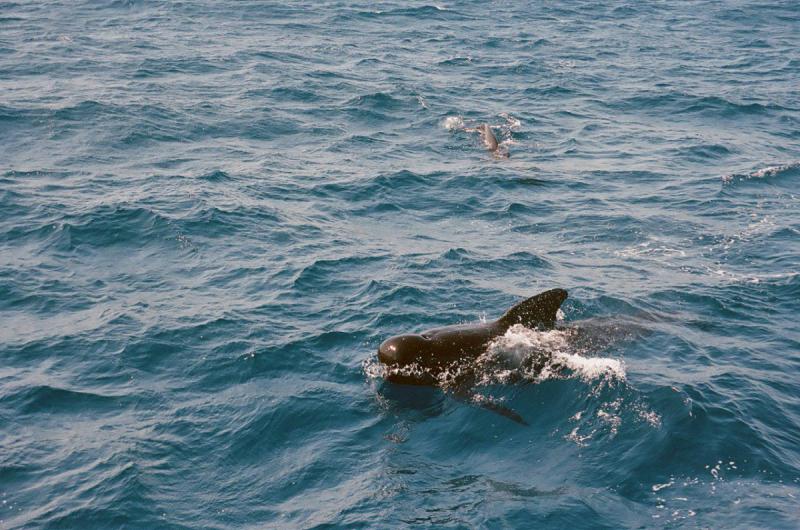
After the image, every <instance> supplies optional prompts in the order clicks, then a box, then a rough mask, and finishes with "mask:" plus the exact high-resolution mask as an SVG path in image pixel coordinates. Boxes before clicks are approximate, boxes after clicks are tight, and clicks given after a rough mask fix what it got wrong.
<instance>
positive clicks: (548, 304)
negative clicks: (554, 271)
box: [498, 289, 568, 328]
mask: <svg viewBox="0 0 800 530" xmlns="http://www.w3.org/2000/svg"><path fill="white" fill-rule="evenodd" d="M567 296H568V294H567V291H565V290H564V289H553V290H551V291H546V292H544V293H542V294H537V295H536V296H534V297H531V298H528V299H527V300H525V301H523V302H520V303H518V304H517V305H515V306H514V307H512V308H511V309H509V310H508V312H507V313H506V314H505V315H503V316H502V317H500V319H499V320H498V322H499V323H501V324H503V325H504V326H505V327H506V328H510V327H511V326H513V325H514V324H522V325H523V326H525V327H526V328H531V327H536V326H538V325H539V324H542V325H544V326H545V327H548V328H551V327H553V326H554V325H555V323H556V314H557V313H558V310H559V308H561V304H563V303H564V300H566V299H567Z"/></svg>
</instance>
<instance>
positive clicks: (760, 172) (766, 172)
mask: <svg viewBox="0 0 800 530" xmlns="http://www.w3.org/2000/svg"><path fill="white" fill-rule="evenodd" d="M798 168H800V162H793V163H791V164H783V165H777V166H767V167H764V168H761V169H757V170H755V171H753V172H751V173H748V174H747V175H743V176H742V175H735V174H731V175H724V176H723V177H722V182H724V183H725V184H727V183H729V182H731V181H733V180H734V179H735V178H737V177H738V179H739V180H745V179H763V178H772V177H775V176H777V175H778V174H779V173H782V172H784V171H788V170H790V169H798Z"/></svg>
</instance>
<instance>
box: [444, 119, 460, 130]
mask: <svg viewBox="0 0 800 530" xmlns="http://www.w3.org/2000/svg"><path fill="white" fill-rule="evenodd" d="M442 127H444V128H445V129H447V130H448V131H456V130H460V129H463V128H464V120H463V119H461V116H448V117H446V118H445V119H444V121H443V122H442Z"/></svg>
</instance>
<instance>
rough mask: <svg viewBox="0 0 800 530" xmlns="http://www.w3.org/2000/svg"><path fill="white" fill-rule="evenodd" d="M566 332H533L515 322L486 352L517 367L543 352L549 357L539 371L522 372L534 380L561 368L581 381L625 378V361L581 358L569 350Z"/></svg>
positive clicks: (559, 370)
mask: <svg viewBox="0 0 800 530" xmlns="http://www.w3.org/2000/svg"><path fill="white" fill-rule="evenodd" d="M570 333H571V331H570V330H560V329H554V330H549V331H537V330H532V329H528V328H526V327H524V326H522V325H520V324H515V325H514V326H511V327H510V328H509V329H508V331H506V333H505V335H503V336H502V337H500V338H498V339H496V340H494V341H493V342H492V343H491V344H490V345H489V349H488V351H487V353H486V355H488V356H493V357H496V358H499V359H501V360H503V361H505V362H506V363H508V364H511V365H512V366H514V367H517V368H520V367H523V366H524V365H525V364H527V362H528V361H530V360H531V359H532V358H534V357H536V356H537V355H541V354H545V355H547V356H549V359H547V361H546V362H545V365H544V367H543V368H542V370H541V372H540V373H538V374H533V373H528V374H526V375H527V376H533V377H534V378H535V379H538V380H544V379H549V378H552V377H557V376H560V375H562V371H563V368H566V369H568V370H570V371H571V372H573V374H574V375H576V376H578V377H580V378H581V379H583V380H584V381H590V380H592V379H600V378H606V379H608V378H612V379H617V380H619V381H624V380H625V379H626V373H625V363H624V362H622V361H620V360H617V359H609V358H604V357H584V356H582V355H580V353H579V352H570V351H569V337H570Z"/></svg>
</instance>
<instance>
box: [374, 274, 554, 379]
mask: <svg viewBox="0 0 800 530" xmlns="http://www.w3.org/2000/svg"><path fill="white" fill-rule="evenodd" d="M566 299H567V291H565V290H564V289H553V290H550V291H547V292H544V293H541V294H538V295H536V296H534V297H532V298H528V299H527V300H525V301H523V302H520V303H519V304H517V305H515V306H514V307H512V308H511V309H509V310H508V311H507V312H506V314H504V315H503V316H502V317H500V318H499V319H498V320H496V321H494V322H486V323H482V324H467V325H458V326H447V327H443V328H435V329H431V330H428V331H423V332H422V333H419V334H408V335H398V336H396V337H392V338H390V339H387V340H385V341H384V342H383V343H381V345H380V347H379V348H378V361H379V362H381V363H382V364H383V365H385V366H386V367H388V368H390V370H389V371H388V375H387V376H386V380H387V381H389V382H392V383H397V384H410V385H435V384H438V379H437V376H439V375H440V374H442V373H443V372H445V371H447V370H449V369H451V368H453V367H455V366H457V365H460V364H462V363H464V362H469V361H472V360H475V359H477V358H478V357H480V355H481V354H483V353H484V352H486V350H487V347H488V346H489V343H491V342H492V341H493V340H494V339H496V338H498V337H501V336H503V335H505V333H506V331H507V330H508V328H510V327H511V326H513V325H515V324H522V325H523V326H525V327H527V328H532V329H533V328H542V329H552V328H553V327H554V326H555V324H556V314H557V313H558V310H559V308H560V307H561V304H562V303H564V300H566Z"/></svg>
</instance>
